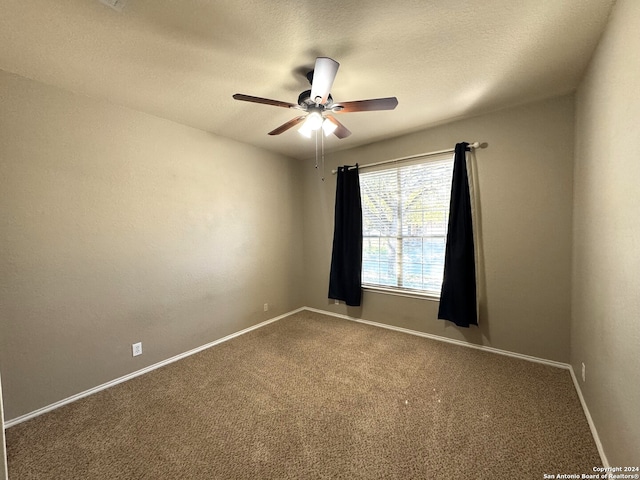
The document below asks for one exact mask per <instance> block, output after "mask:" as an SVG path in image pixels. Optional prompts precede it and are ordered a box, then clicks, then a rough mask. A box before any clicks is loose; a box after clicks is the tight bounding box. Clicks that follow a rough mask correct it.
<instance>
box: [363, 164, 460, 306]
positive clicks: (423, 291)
mask: <svg viewBox="0 0 640 480" xmlns="http://www.w3.org/2000/svg"><path fill="white" fill-rule="evenodd" d="M416 165H421V166H422V165H423V166H426V167H427V168H428V167H430V166H433V167H436V166H437V167H440V168H439V170H442V167H443V166H444V167H445V170H447V174H446V175H442V174H439V177H438V180H437V181H438V182H442V180H443V179H445V181H446V182H447V183H446V184H445V185H444V186H442V187H441V190H440V196H439V197H438V203H439V208H438V209H437V211H438V217H439V218H440V221H439V222H437V226H436V227H434V228H435V230H434V232H435V233H431V234H424V231H423V233H422V234H421V235H417V236H416V235H413V236H412V235H407V234H405V235H403V234H402V216H403V215H402V214H399V215H396V217H395V219H397V221H396V222H395V228H396V231H395V232H393V235H389V234H387V235H382V234H381V233H380V232H378V234H377V236H376V234H373V235H369V234H368V232H367V225H366V223H367V221H366V218H365V217H366V215H367V208H366V205H365V202H366V195H367V192H366V189H367V177H369V178H373V174H374V173H378V174H379V173H380V172H382V171H385V172H389V173H391V172H395V174H396V176H397V177H398V179H400V177H401V175H407V174H409V173H410V172H411V167H414V168H415V166H416ZM414 171H415V170H414ZM452 172H453V154H452V153H446V154H440V155H435V156H429V157H422V158H418V159H412V160H411V161H410V162H402V163H398V164H391V165H390V164H386V165H383V166H382V165H380V166H376V167H373V168H371V169H370V170H366V171H361V172H360V184H361V191H362V195H363V275H362V277H363V283H362V287H363V289H364V290H371V291H375V292H380V293H384V294H390V295H398V296H403V297H414V298H426V299H432V300H438V299H439V298H440V289H441V286H442V277H441V276H440V278H439V280H440V282H439V283H438V284H437V287H436V288H431V289H429V288H416V287H415V286H413V287H412V286H406V285H403V286H399V285H398V284H402V283H403V271H404V265H406V264H407V262H403V256H402V255H403V253H404V252H403V251H402V245H404V242H403V240H406V239H409V238H411V239H421V242H422V243H421V245H422V256H421V261H420V262H419V265H421V266H422V273H421V275H422V281H421V283H422V285H423V287H424V278H425V275H424V265H425V260H424V242H425V239H433V238H439V239H441V240H442V242H441V243H442V251H441V263H442V265H441V268H442V269H443V270H444V249H445V244H446V236H447V226H448V219H449V203H450V195H451V178H452ZM445 177H446V178H445ZM434 182H435V180H434ZM401 183H402V182H401V181H399V182H398V191H399V193H398V196H397V197H396V198H398V199H400V198H401V197H402V194H401ZM425 191H426V188H425ZM444 191H446V198H445V197H443V196H442V195H443V192H444ZM443 200H445V201H444V203H446V208H445V210H444V211H442V212H441V210H442V208H443V206H442V204H443ZM398 210H399V211H400V212H402V211H403V210H402V207H401V201H400V200H399V201H398ZM425 211H426V210H425ZM405 214H406V213H405ZM443 215H444V218H441V217H442V216H443ZM423 218H424V217H423ZM374 238H379V239H387V240H388V239H395V241H396V243H397V245H398V246H397V247H396V249H395V276H396V280H397V281H396V282H395V283H396V285H389V284H388V283H384V282H378V283H374V282H371V281H367V280H366V278H365V277H366V276H367V275H366V274H367V272H366V271H365V270H366V267H367V262H371V259H372V257H369V258H368V259H367V252H366V246H367V239H374ZM379 241H380V240H379ZM387 263H389V262H387ZM414 265H417V264H415V263H414ZM430 265H431V264H430ZM379 268H380V267H378V276H379V275H380V270H379ZM429 268H433V265H431V266H430V267H429ZM372 272H374V271H372ZM428 278H429V279H430V280H431V283H432V284H433V276H429V277H428Z"/></svg>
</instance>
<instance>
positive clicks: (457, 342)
mask: <svg viewBox="0 0 640 480" xmlns="http://www.w3.org/2000/svg"><path fill="white" fill-rule="evenodd" d="M303 310H309V311H310V312H316V313H322V314H325V315H331V316H332V317H337V318H342V319H344V320H350V321H352V322H359V323H366V324H367V325H372V326H374V327H380V328H386V329H388V330H395V331H397V332H402V333H408V334H409V335H416V336H418V337H424V338H430V339H432V340H437V341H439V342H447V343H452V344H454V345H460V346H462V347H468V348H475V349H477V350H484V351H485V352H491V353H497V354H498V355H506V356H508V357H514V358H519V359H522V360H527V361H529V362H536V363H542V364H544V365H549V366H552V367H557V368H564V369H565V370H569V373H570V374H571V378H572V379H573V386H574V387H575V389H576V393H577V394H578V398H579V399H580V404H581V405H582V410H583V411H584V415H585V417H587V423H588V424H589V429H590V430H591V435H592V436H593V441H594V442H595V443H596V447H597V449H598V453H599V454H600V460H602V465H603V466H605V467H609V461H608V460H607V456H606V455H605V453H604V449H603V448H602V442H600V437H599V436H598V431H597V430H596V426H595V424H594V423H593V420H592V418H591V414H590V413H589V409H588V408H587V404H586V402H585V401H584V397H583V396H582V390H580V385H579V384H578V380H577V378H576V375H575V373H574V371H573V367H572V366H571V364H569V363H562V362H556V361H554V360H547V359H544V358H539V357H533V356H531V355H524V354H521V353H516V352H510V351H508V350H501V349H499V348H493V347H487V346H484V345H476V344H474V343H468V342H463V341H461V340H454V339H452V338H446V337H441V336H439V335H433V334H430V333H424V332H418V331H417V330H409V329H408V328H402V327H396V326H393V325H387V324H385V323H378V322H372V321H370V320H363V319H361V318H355V317H350V316H348V315H342V314H340V313H334V312H329V311H326V310H320V309H317V308H311V307H304V308H303Z"/></svg>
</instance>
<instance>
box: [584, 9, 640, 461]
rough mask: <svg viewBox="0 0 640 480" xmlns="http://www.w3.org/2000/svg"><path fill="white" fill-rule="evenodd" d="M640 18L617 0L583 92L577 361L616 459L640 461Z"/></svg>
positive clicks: (591, 404) (608, 453)
mask: <svg viewBox="0 0 640 480" xmlns="http://www.w3.org/2000/svg"><path fill="white" fill-rule="evenodd" d="M639 20H640V2H638V1H637V0H618V2H617V5H616V6H615V7H614V10H613V13H612V16H611V19H610V23H609V26H608V28H607V30H606V32H605V34H604V37H603V38H602V41H601V43H600V45H599V47H598V49H597V51H596V54H595V56H594V58H593V59H592V62H591V65H590V67H589V69H588V71H587V74H586V76H585V78H584V79H583V81H582V83H581V85H580V87H579V90H578V94H577V97H576V112H577V122H576V160H575V173H574V175H575V195H574V235H573V238H574V257H573V312H572V313H573V319H572V327H571V363H572V365H573V368H574V370H575V371H576V372H580V369H581V364H582V363H583V362H584V363H585V365H586V382H584V383H583V382H580V383H581V390H582V392H583V394H584V398H585V400H586V403H587V405H588V407H589V411H590V413H591V416H592V418H593V421H594V423H595V426H596V428H597V430H598V434H599V436H600V439H601V441H602V444H603V447H604V451H605V454H606V456H607V458H608V460H609V463H610V464H611V465H612V466H620V465H634V466H637V465H638V462H639V459H640V373H639V372H640V186H639V185H640V155H639V154H638V151H637V150H638V146H639V145H638V144H639V142H640V57H639V56H638V52H640V36H639V35H638V21H639ZM578 375H579V374H578Z"/></svg>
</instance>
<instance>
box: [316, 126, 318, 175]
mask: <svg viewBox="0 0 640 480" xmlns="http://www.w3.org/2000/svg"><path fill="white" fill-rule="evenodd" d="M317 169H318V131H317V130H316V170H317Z"/></svg>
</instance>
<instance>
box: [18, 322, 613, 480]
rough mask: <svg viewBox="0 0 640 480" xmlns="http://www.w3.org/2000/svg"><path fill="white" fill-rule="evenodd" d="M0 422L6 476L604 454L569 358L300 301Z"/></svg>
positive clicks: (353, 475) (355, 475)
mask: <svg viewBox="0 0 640 480" xmlns="http://www.w3.org/2000/svg"><path fill="white" fill-rule="evenodd" d="M6 436H7V449H8V461H9V477H10V479H11V480H23V479H38V480H42V479H91V480H94V479H109V480H114V479H154V480H155V479H225V480H226V479H252V480H259V479H349V480H353V479H427V478H429V479H431V478H444V479H492V480H495V479H541V478H543V475H544V474H545V473H547V474H554V475H557V474H559V473H560V474H582V473H591V472H592V468H593V467H594V466H601V465H602V464H601V461H600V457H599V456H598V451H597V449H596V446H595V443H594V440H593V437H592V436H591V433H590V430H589V426H588V424H587V421H586V418H585V416H584V413H583V411H582V408H581V406H580V401H579V399H578V396H577V394H576V392H575V389H574V386H573V383H572V381H571V377H570V374H569V372H568V371H567V370H563V369H559V368H554V367H550V366H546V365H542V364H538V363H532V362H527V361H524V360H519V359H515V358H511V357H506V356H502V355H496V354H492V353H487V352H483V351H479V350H476V349H471V348H464V347H459V346H455V345H451V344H448V343H444V342H438V341H434V340H430V339H425V338H421V337H417V336H412V335H407V334H403V333H399V332H394V331H391V330H386V329H381V328H376V327H373V326H368V325H364V324H359V323H355V322H349V321H346V320H341V319H337V318H334V317H330V316H325V315H320V314H317V313H313V312H309V311H303V312H300V313H297V314H295V315H292V316H290V317H287V318H285V319H282V320H279V321H278V322H274V323H272V324H269V325H267V326H265V327H263V328H260V329H258V330H254V331H252V332H250V333H248V334H245V335H242V336H240V337H236V338H234V339H232V340H230V341H228V342H225V343H222V344H219V345H217V346H215V347H213V348H210V349H208V350H205V351H202V352H200V353H198V354H195V355H192V356H190V357H188V358H186V359H183V360H180V361H178V362H175V363H173V364H170V365H167V366H165V367H162V368H160V369H158V370H155V371H153V372H150V373H148V374H145V375H143V376H140V377H137V378H134V379H132V380H129V381H127V382H124V383H121V384H119V385H116V386H114V387H112V388H109V389H107V390H103V391H101V392H99V393H96V394H94V395H91V396H89V397H86V398H84V399H81V400H78V401H76V402H74V403H72V404H69V405H66V406H63V407H61V408H58V409H56V410H54V411H52V412H49V413H46V414H44V415H41V416H39V417H36V418H34V419H32V420H29V421H26V422H23V423H20V424H18V425H16V426H14V427H11V428H9V429H8V430H7V432H6Z"/></svg>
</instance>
